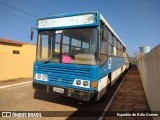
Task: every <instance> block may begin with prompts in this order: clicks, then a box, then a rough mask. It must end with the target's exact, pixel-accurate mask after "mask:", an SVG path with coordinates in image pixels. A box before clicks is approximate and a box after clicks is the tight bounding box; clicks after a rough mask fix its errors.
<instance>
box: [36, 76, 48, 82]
mask: <svg viewBox="0 0 160 120" xmlns="http://www.w3.org/2000/svg"><path fill="white" fill-rule="evenodd" d="M35 79H36V80H43V81H47V80H48V77H47V75H45V74H35Z"/></svg>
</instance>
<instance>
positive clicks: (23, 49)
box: [0, 43, 36, 81]
mask: <svg viewBox="0 0 160 120" xmlns="http://www.w3.org/2000/svg"><path fill="white" fill-rule="evenodd" d="M13 50H19V51H20V54H13ZM35 57H36V46H35V45H31V44H23V45H11V44H2V43H0V81H2V80H9V79H16V78H29V77H32V76H33V75H32V73H33V62H34V61H35Z"/></svg>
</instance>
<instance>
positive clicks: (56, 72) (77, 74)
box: [36, 65, 91, 86]
mask: <svg viewBox="0 0 160 120" xmlns="http://www.w3.org/2000/svg"><path fill="white" fill-rule="evenodd" d="M36 71H37V72H38V73H46V74H47V75H48V81H50V82H52V83H53V84H55V85H62V86H70V85H72V84H73V81H74V80H75V79H82V80H90V71H91V69H89V68H76V67H65V66H54V65H52V66H51V65H50V66H49V65H47V66H46V65H37V67H36Z"/></svg>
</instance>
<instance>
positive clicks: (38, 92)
mask: <svg viewBox="0 0 160 120" xmlns="http://www.w3.org/2000/svg"><path fill="white" fill-rule="evenodd" d="M33 97H34V99H38V98H39V97H40V91H39V90H35V91H34V96H33Z"/></svg>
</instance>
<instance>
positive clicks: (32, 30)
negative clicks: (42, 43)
mask: <svg viewBox="0 0 160 120" xmlns="http://www.w3.org/2000/svg"><path fill="white" fill-rule="evenodd" d="M33 35H34V28H33V27H32V28H31V36H30V39H31V40H32V39H33Z"/></svg>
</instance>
